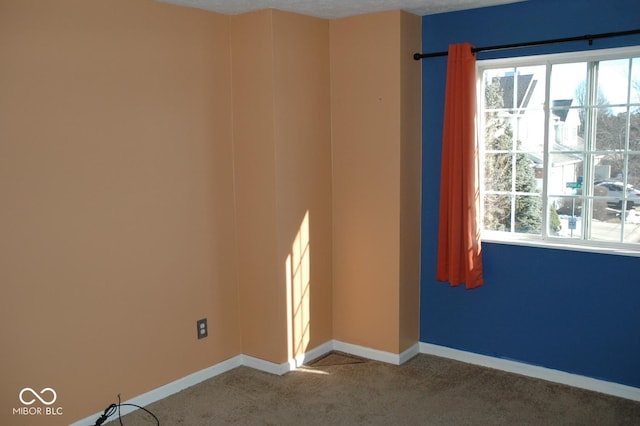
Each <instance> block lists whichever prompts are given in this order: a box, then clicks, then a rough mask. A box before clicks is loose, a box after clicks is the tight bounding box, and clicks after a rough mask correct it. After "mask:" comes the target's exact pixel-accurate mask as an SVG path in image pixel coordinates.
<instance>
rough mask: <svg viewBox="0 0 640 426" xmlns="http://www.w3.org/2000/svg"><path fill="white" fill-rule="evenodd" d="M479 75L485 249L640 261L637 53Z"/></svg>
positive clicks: (513, 65)
mask: <svg viewBox="0 0 640 426" xmlns="http://www.w3.org/2000/svg"><path fill="white" fill-rule="evenodd" d="M478 69H479V96H478V101H479V107H478V108H479V114H478V124H479V130H478V140H479V152H480V162H481V164H480V173H481V179H480V180H481V190H480V192H481V213H482V219H481V220H482V229H483V233H482V237H483V239H485V240H487V239H491V240H500V241H504V240H509V241H528V242H533V243H536V242H540V243H542V244H560V245H571V246H578V247H584V248H590V249H597V250H605V251H606V250H608V249H613V250H614V251H615V250H617V249H623V250H625V251H627V252H633V253H638V254H640V47H636V48H624V49H610V50H603V51H590V52H583V53H571V54H558V55H545V56H534V57H526V58H510V59H501V60H487V61H478Z"/></svg>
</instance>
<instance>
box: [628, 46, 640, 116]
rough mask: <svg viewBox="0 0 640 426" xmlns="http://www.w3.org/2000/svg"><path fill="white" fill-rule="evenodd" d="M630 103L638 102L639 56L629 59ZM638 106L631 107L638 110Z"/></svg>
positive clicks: (639, 94) (639, 84)
mask: <svg viewBox="0 0 640 426" xmlns="http://www.w3.org/2000/svg"><path fill="white" fill-rule="evenodd" d="M630 94H631V103H632V104H635V105H638V104H640V58H633V60H632V61H631V93H630ZM638 109H639V108H638V107H637V106H636V107H635V108H633V110H634V111H636V112H637V111H638Z"/></svg>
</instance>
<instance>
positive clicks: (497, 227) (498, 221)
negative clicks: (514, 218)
mask: <svg viewBox="0 0 640 426" xmlns="http://www.w3.org/2000/svg"><path fill="white" fill-rule="evenodd" d="M484 229H488V230H491V231H502V232H511V197H510V196H508V195H498V194H486V195H485V197H484Z"/></svg>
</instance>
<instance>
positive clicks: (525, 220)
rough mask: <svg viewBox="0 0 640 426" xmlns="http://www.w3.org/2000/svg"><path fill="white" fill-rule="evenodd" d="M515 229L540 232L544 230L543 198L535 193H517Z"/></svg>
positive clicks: (529, 232)
mask: <svg viewBox="0 0 640 426" xmlns="http://www.w3.org/2000/svg"><path fill="white" fill-rule="evenodd" d="M515 213H516V220H515V231H516V232H523V233H527V234H540V232H541V230H542V200H541V199H540V197H538V196H535V195H516V204H515Z"/></svg>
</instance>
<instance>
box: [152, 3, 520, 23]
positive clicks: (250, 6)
mask: <svg viewBox="0 0 640 426" xmlns="http://www.w3.org/2000/svg"><path fill="white" fill-rule="evenodd" d="M157 1H161V2H164V3H172V4H176V5H181V6H189V7H196V8H199V9H205V10H211V11H214V12H218V13H223V14H226V15H237V14H240V13H245V12H251V11H254V10H261V9H279V10H284V11H288V12H295V13H299V14H302V15H309V16H316V17H318V18H327V19H334V18H344V17H346V16H353V15H362V14H365V13H372V12H382V11H385V10H394V9H400V10H404V11H407V12H410V13H413V14H415V15H419V16H423V15H432V14H435V13H443V12H451V11H454V10H463V9H474V8H478V7H485V6H495V5H499V4H506V3H516V2H519V1H524V0H157Z"/></svg>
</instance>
